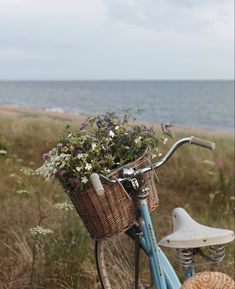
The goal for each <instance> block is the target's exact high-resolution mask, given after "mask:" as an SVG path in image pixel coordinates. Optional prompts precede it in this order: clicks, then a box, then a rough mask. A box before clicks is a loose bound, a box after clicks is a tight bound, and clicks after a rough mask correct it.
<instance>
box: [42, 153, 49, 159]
mask: <svg viewBox="0 0 235 289" xmlns="http://www.w3.org/2000/svg"><path fill="white" fill-rule="evenodd" d="M49 157H50V155H49V153H45V154H43V156H42V159H43V160H44V161H47V160H48V159H49Z"/></svg>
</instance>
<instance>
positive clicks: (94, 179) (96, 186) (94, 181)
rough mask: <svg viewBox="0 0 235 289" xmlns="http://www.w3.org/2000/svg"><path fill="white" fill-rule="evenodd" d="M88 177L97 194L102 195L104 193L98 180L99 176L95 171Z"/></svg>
mask: <svg viewBox="0 0 235 289" xmlns="http://www.w3.org/2000/svg"><path fill="white" fill-rule="evenodd" d="M90 179H91V182H92V185H93V187H94V189H95V191H96V193H97V195H98V196H102V195H103V194H104V187H103V185H102V183H101V181H100V176H99V175H98V174H96V173H93V174H91V176H90Z"/></svg>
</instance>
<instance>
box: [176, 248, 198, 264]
mask: <svg viewBox="0 0 235 289" xmlns="http://www.w3.org/2000/svg"><path fill="white" fill-rule="evenodd" d="M176 261H177V262H178V264H179V265H180V266H181V267H183V268H187V267H190V266H192V265H193V264H194V252H193V249H191V248H188V249H177V250H176Z"/></svg>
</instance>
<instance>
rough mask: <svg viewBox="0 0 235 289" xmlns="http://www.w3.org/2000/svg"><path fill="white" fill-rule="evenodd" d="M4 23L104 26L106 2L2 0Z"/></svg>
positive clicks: (0, 13)
mask: <svg viewBox="0 0 235 289" xmlns="http://www.w3.org/2000/svg"><path fill="white" fill-rule="evenodd" d="M0 6H1V10H0V16H1V19H2V20H1V22H3V21H7V20H10V21H13V22H17V21H22V22H24V21H28V22H36V21H40V22H44V21H48V20H51V21H55V22H57V23H58V24H60V23H62V24H64V25H67V24H70V23H79V24H85V25H99V24H102V23H103V22H104V21H105V20H106V17H107V8H106V4H105V1H104V0H86V1H83V0H68V1H64V0H41V1H36V0H35V1H32V0H8V1H4V0H0Z"/></svg>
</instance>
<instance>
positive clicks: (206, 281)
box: [181, 272, 235, 289]
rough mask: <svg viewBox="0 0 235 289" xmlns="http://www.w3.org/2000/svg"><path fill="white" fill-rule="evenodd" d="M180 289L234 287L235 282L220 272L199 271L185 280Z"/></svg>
mask: <svg viewBox="0 0 235 289" xmlns="http://www.w3.org/2000/svg"><path fill="white" fill-rule="evenodd" d="M181 289H235V282H234V280H233V279H232V278H230V277H229V276H228V275H226V274H223V273H220V272H201V273H198V274H196V276H194V277H192V278H190V279H188V280H187V281H185V282H184V284H183V285H182V287H181Z"/></svg>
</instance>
